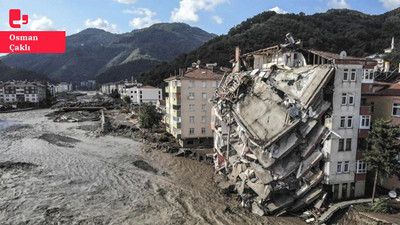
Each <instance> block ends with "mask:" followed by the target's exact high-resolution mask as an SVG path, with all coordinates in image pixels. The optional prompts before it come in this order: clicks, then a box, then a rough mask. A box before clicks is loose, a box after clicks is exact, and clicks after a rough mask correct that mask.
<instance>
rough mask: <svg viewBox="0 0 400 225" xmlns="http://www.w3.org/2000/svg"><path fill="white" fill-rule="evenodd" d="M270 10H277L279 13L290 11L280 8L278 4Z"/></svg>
mask: <svg viewBox="0 0 400 225" xmlns="http://www.w3.org/2000/svg"><path fill="white" fill-rule="evenodd" d="M268 11H274V12H276V13H278V14H287V13H288V12H286V11H285V10H283V9H281V8H279V7H278V6H275V7H274V8H272V9H269V10H268Z"/></svg>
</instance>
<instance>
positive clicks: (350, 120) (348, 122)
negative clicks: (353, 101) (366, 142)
mask: <svg viewBox="0 0 400 225" xmlns="http://www.w3.org/2000/svg"><path fill="white" fill-rule="evenodd" d="M347 128H353V117H352V116H349V117H347Z"/></svg>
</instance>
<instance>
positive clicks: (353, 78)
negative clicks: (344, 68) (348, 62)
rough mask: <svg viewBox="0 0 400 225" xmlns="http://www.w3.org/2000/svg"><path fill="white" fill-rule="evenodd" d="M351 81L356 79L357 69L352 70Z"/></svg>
mask: <svg viewBox="0 0 400 225" xmlns="http://www.w3.org/2000/svg"><path fill="white" fill-rule="evenodd" d="M350 81H356V69H352V70H351V74H350Z"/></svg>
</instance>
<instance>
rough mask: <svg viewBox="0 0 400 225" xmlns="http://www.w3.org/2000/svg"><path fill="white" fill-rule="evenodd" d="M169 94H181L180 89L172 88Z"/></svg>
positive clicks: (177, 87)
mask: <svg viewBox="0 0 400 225" xmlns="http://www.w3.org/2000/svg"><path fill="white" fill-rule="evenodd" d="M171 93H176V94H180V93H181V87H179V86H174V87H172V90H171Z"/></svg>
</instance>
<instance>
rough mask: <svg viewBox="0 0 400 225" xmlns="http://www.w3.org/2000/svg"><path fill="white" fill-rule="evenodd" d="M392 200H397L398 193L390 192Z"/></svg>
mask: <svg viewBox="0 0 400 225" xmlns="http://www.w3.org/2000/svg"><path fill="white" fill-rule="evenodd" d="M389 197H390V198H397V193H396V192H395V191H389Z"/></svg>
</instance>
